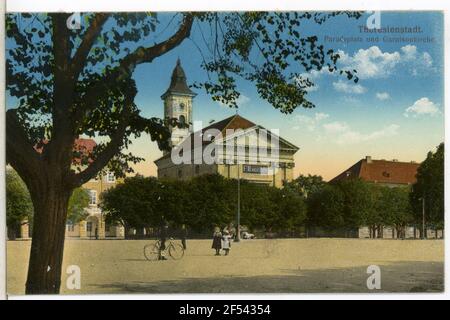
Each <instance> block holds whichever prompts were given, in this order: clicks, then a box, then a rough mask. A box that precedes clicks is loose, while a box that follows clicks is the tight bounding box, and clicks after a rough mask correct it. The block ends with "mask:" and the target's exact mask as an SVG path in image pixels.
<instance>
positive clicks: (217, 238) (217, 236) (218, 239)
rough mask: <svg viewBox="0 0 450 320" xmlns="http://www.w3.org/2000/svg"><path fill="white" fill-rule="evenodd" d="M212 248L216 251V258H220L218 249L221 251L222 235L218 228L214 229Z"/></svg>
mask: <svg viewBox="0 0 450 320" xmlns="http://www.w3.org/2000/svg"><path fill="white" fill-rule="evenodd" d="M212 248H213V249H215V250H216V254H215V255H216V256H220V249H222V233H221V232H220V228H219V227H216V228H215V229H214V235H213V243H212Z"/></svg>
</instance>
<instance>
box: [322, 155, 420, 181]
mask: <svg viewBox="0 0 450 320" xmlns="http://www.w3.org/2000/svg"><path fill="white" fill-rule="evenodd" d="M419 166H420V164H418V163H415V162H399V161H388V160H372V159H371V158H370V157H367V158H365V159H361V160H359V161H358V162H357V163H355V164H354V165H353V166H351V167H350V168H348V169H347V170H345V171H344V172H342V173H341V174H339V175H338V176H336V177H335V178H333V179H332V180H330V182H334V181H338V180H343V179H350V178H361V179H362V180H364V181H368V182H374V183H386V184H413V183H415V182H416V174H417V169H418V168H419Z"/></svg>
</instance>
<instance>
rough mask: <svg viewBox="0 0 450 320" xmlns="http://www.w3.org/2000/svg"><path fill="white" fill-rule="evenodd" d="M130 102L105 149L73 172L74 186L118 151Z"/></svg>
mask: <svg viewBox="0 0 450 320" xmlns="http://www.w3.org/2000/svg"><path fill="white" fill-rule="evenodd" d="M130 107H131V102H130V101H128V103H127V104H126V107H125V108H124V109H123V110H122V112H121V117H120V118H121V119H122V120H121V121H120V123H119V125H118V127H117V129H116V131H115V132H114V134H112V135H111V140H110V142H109V143H108V145H107V146H106V147H105V149H104V150H103V151H102V152H101V153H100V154H99V155H98V156H97V158H96V159H95V160H94V161H93V162H92V163H91V164H90V165H89V166H88V167H87V168H86V169H84V170H83V171H81V172H80V173H78V174H75V175H74V177H73V185H74V186H75V187H78V186H81V185H83V184H84V183H86V182H88V181H89V180H90V179H92V178H94V177H95V175H96V174H97V173H98V172H99V171H100V170H101V169H103V167H105V166H106V165H107V164H108V162H109V161H110V160H111V159H112V158H113V157H114V156H115V155H116V154H117V153H118V152H119V151H120V148H121V147H122V145H123V142H124V137H125V133H126V129H127V126H128V124H129V123H130V109H131V108H130Z"/></svg>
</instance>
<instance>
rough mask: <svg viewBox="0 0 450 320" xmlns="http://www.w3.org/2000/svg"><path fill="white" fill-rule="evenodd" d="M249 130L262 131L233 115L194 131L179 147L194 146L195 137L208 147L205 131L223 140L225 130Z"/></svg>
mask: <svg viewBox="0 0 450 320" xmlns="http://www.w3.org/2000/svg"><path fill="white" fill-rule="evenodd" d="M250 128H260V129H264V130H265V128H263V127H261V126H259V125H257V124H255V123H253V122H252V121H250V120H248V119H246V118H244V117H241V116H240V115H238V114H235V115H233V116H231V117H228V118H226V119H223V120H221V121H218V122H215V123H213V124H211V125H209V126H207V127H205V128H203V129H201V130H199V131H196V132H194V133H191V134H190V135H189V136H188V137H187V138H186V139H185V140H184V141H183V142H181V144H180V145H182V144H183V143H184V142H185V141H189V139H190V142H191V144H190V145H191V146H193V145H194V141H195V138H196V137H197V138H198V139H200V140H201V141H202V144H203V145H204V146H205V145H208V144H210V143H212V142H213V141H203V134H204V133H205V132H206V131H207V130H214V129H215V130H218V131H220V133H221V135H222V138H225V137H226V135H227V130H238V129H242V130H246V129H250ZM279 139H280V142H284V143H285V144H287V145H289V146H290V147H291V148H292V149H295V150H298V149H299V148H298V147H297V146H295V145H293V144H292V143H290V142H288V141H287V140H285V139H283V138H281V137H279ZM167 157H170V153H167V154H165V155H164V156H162V157H161V158H159V159H157V160H155V162H157V161H159V160H161V159H164V158H167Z"/></svg>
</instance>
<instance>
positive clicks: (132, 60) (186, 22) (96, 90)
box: [74, 13, 194, 123]
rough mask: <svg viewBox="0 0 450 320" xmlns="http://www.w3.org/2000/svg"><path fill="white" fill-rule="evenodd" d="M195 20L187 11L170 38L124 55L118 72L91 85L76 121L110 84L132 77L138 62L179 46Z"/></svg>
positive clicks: (153, 57) (78, 111) (149, 59)
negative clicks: (83, 106)
mask: <svg viewBox="0 0 450 320" xmlns="http://www.w3.org/2000/svg"><path fill="white" fill-rule="evenodd" d="M193 21H194V15H193V14H191V13H186V14H185V15H184V19H183V22H182V24H181V26H180V27H179V28H178V30H177V31H176V32H175V33H174V34H173V35H172V36H171V37H170V38H168V39H167V40H165V41H163V42H161V43H159V44H156V45H154V46H152V47H148V48H144V47H139V48H137V49H136V50H135V51H134V52H132V53H130V54H129V55H127V56H126V57H124V58H123V59H122V60H121V61H120V64H119V66H118V67H117V69H116V72H113V73H111V74H109V75H108V76H106V77H105V78H103V79H102V80H101V81H99V82H98V83H96V84H95V85H93V86H91V87H90V89H89V90H88V91H87V92H86V94H85V96H84V97H83V100H84V101H85V102H86V103H85V108H77V110H76V114H75V116H74V118H75V121H76V122H77V123H79V122H81V119H82V117H83V115H84V114H85V113H86V111H87V110H89V108H90V107H92V106H95V105H96V103H97V101H98V99H99V97H100V95H101V93H102V92H104V91H105V90H108V89H109V87H110V86H112V85H114V83H118V82H120V81H121V80H123V79H125V78H126V77H130V76H131V74H132V73H133V71H134V69H135V67H136V66H137V65H138V64H140V63H145V62H152V61H153V59H155V58H157V57H159V56H161V55H163V54H165V53H167V52H168V51H170V50H172V49H173V48H175V47H177V46H178V45H179V44H180V43H181V42H182V41H183V40H184V39H186V38H188V37H189V35H190V32H191V28H192V24H193Z"/></svg>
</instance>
